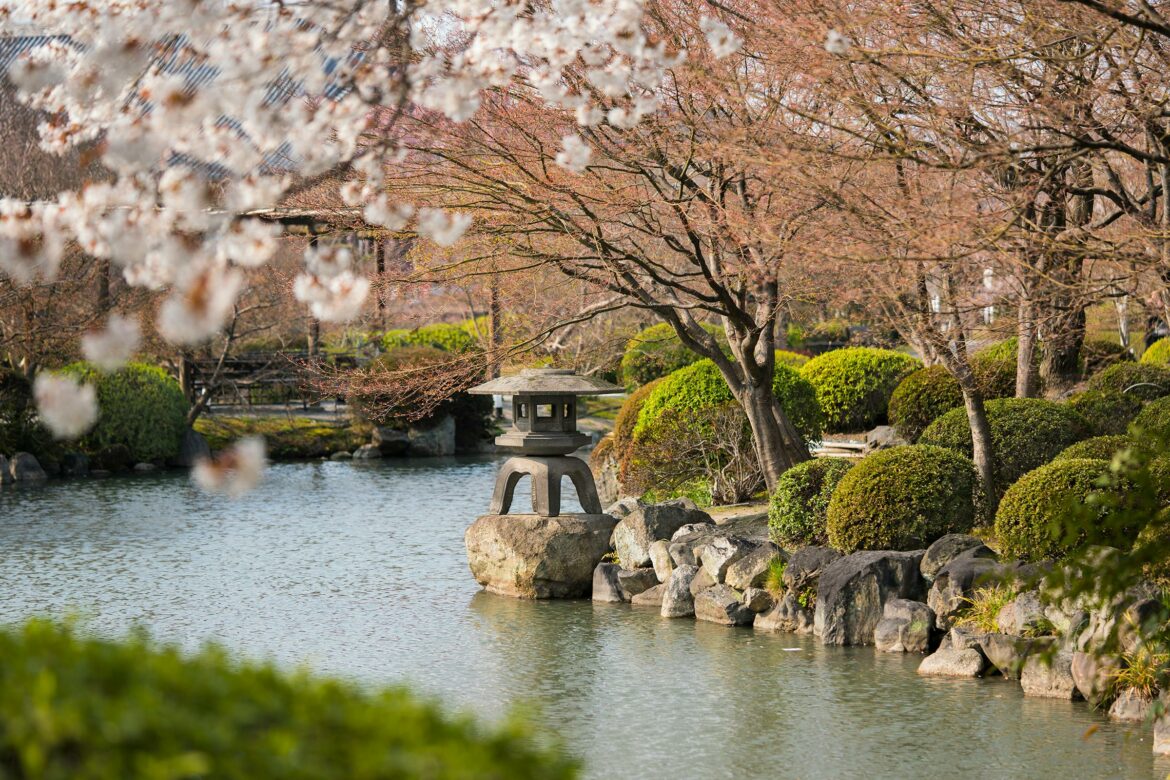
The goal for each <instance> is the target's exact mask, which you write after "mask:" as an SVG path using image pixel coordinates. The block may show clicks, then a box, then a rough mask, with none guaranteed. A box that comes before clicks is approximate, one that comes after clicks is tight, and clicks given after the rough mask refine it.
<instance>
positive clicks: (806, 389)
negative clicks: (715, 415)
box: [634, 359, 822, 441]
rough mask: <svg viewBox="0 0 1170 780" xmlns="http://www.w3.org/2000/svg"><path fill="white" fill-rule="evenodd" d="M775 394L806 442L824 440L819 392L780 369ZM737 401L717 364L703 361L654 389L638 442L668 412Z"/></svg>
mask: <svg viewBox="0 0 1170 780" xmlns="http://www.w3.org/2000/svg"><path fill="white" fill-rule="evenodd" d="M772 392H773V393H775V394H776V398H777V400H778V401H779V402H780V407H781V408H782V409H783V410H784V413H785V414H787V415H788V419H789V420H791V421H792V424H793V425H794V426H795V427H796V430H797V431H798V432H799V433H800V434H801V435H802V436H803V437H804V438H805V440H806V441H815V440H817V439H819V438H820V436H821V430H822V428H821V425H822V423H821V410H820V407H819V406H818V405H817V398H816V392H815V391H814V390H813V387H812V385H811V384H810V383H809V382H808V381H806V380H805V379H804V378H803V377H802V376H801V375H800V374H799V373H797V371H796V370H795V369H792V368H789V367H788V366H784V365H777V366H776V370H775V372H774V373H773V374H772ZM735 400H736V399H735V397H734V396H732V394H731V389H730V388H728V386H727V383H726V382H725V381H724V380H723V375H722V374H720V373H719V369H718V368H717V367H716V366H715V363H714V362H713V361H711V360H707V359H703V360H700V361H699V362H697V363H693V364H691V365H689V366H686V367H685V368H681V369H679V370H678V371H675V372H674V373H672V374H671V375H670V376H668V377H666V378H665V379H663V380H662V382H661V384H659V385H658V386H657V387H655V388H654V391H653V392H652V393H650V395H649V397H647V398H646V401H645V403H644V404H643V405H642V408H641V410H640V411H639V413H638V422H637V425H636V426H635V428H634V438H635V439H637V438H638V437H640V436H641V435H642V432H643V431H645V430H646V429H647V428H648V427H649V426H651V425H653V424H654V422H655V421H656V420H657V419H658V418H659V417H660V416H661V415H662V413H663V412H664V411H666V410H668V409H669V410H675V411H679V412H683V413H686V412H693V411H697V410H698V409H701V408H705V407H715V406H721V405H723V404H727V403H731V402H733V401H735Z"/></svg>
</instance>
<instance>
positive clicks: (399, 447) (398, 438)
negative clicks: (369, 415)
mask: <svg viewBox="0 0 1170 780" xmlns="http://www.w3.org/2000/svg"><path fill="white" fill-rule="evenodd" d="M371 443H372V444H373V445H374V446H375V447H377V448H378V451H379V452H381V453H382V454H383V455H384V456H386V457H390V458H395V457H399V456H401V455H405V454H406V451H407V450H409V449H410V436H409V435H408V434H407V433H406V431H400V430H398V429H396V428H384V427H382V426H379V427H377V428H375V429H374V435H373V436H372V437H371Z"/></svg>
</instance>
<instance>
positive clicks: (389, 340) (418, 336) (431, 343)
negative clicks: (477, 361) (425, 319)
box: [382, 322, 479, 352]
mask: <svg viewBox="0 0 1170 780" xmlns="http://www.w3.org/2000/svg"><path fill="white" fill-rule="evenodd" d="M478 344H479V342H478V340H477V339H476V338H475V336H473V335H472V334H471V333H470V332H468V330H467V329H466V328H463V327H460V326H459V325H448V324H447V323H443V322H440V323H436V324H434V325H423V326H422V327H421V328H418V329H417V330H408V329H406V328H400V329H398V330H390V331H386V333H385V334H384V335H383V336H382V348H383V349H385V350H387V351H389V350H392V349H395V348H397V347H408V346H410V347H432V348H434V349H438V350H442V351H443V352H470V351H472V350H473V349H475V348H476V346H477V345H478Z"/></svg>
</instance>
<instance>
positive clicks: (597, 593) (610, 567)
mask: <svg viewBox="0 0 1170 780" xmlns="http://www.w3.org/2000/svg"><path fill="white" fill-rule="evenodd" d="M621 570H622V567H620V566H618V565H617V564H616V563H609V562H607V561H602V562H601V563H599V564H597V568H596V569H594V570H593V600H594V601H598V602H601V603H603V604H618V603H621V602H622V601H623V600H624V599H623V598H622V588H621V585H619V584H618V572H620V571H621Z"/></svg>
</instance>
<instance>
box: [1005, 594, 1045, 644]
mask: <svg viewBox="0 0 1170 780" xmlns="http://www.w3.org/2000/svg"><path fill="white" fill-rule="evenodd" d="M995 622H996V624H997V625H998V626H999V630H1000V631H1002V632H1003V633H1005V634H1012V635H1014V636H1024V635H1026V634H1034V633H1036V632H1037V631H1043V630H1044V628H1045V627H1046V624H1047V623H1048V618H1047V617H1045V615H1044V607H1043V605H1041V603H1040V594H1039V593H1037V592H1036V591H1034V590H1030V591H1028V592H1026V593H1021V594H1020V595H1019V596H1016V597H1015V598H1014V599H1012V600H1011V601H1009V602H1008V603H1007V604H1004V605H1003V608H1002V609H1000V611H999V614H998V615H996V618H995Z"/></svg>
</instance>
